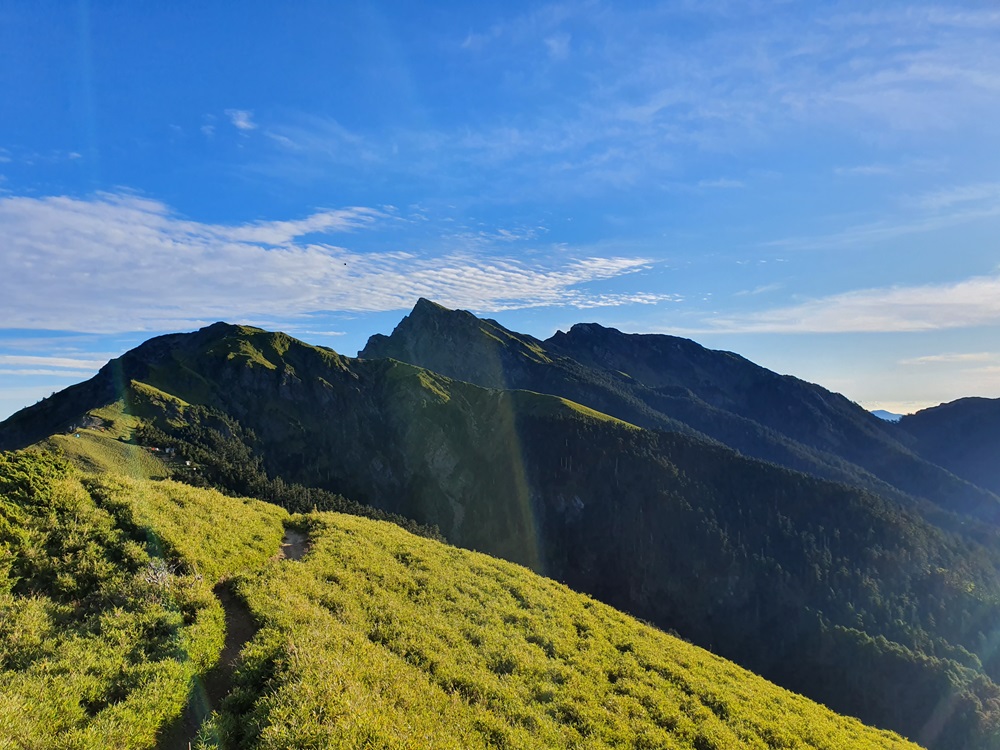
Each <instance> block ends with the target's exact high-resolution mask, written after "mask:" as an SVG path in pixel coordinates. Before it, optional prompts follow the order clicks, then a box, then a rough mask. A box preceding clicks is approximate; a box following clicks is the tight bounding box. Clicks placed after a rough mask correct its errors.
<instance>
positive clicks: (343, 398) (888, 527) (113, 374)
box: [0, 306, 1000, 750]
mask: <svg viewBox="0 0 1000 750" xmlns="http://www.w3.org/2000/svg"><path fill="white" fill-rule="evenodd" d="M425 307H426V306H425ZM441 309H442V310H443V309H444V308H441ZM425 313H429V314H431V315H432V316H437V315H440V314H441V312H440V310H438V309H436V308H431V307H427V308H426V309H423V310H421V311H420V314H421V315H423V314H425ZM418 317H419V316H418ZM477 321H478V319H476V318H475V317H474V316H471V314H467V316H465V315H463V316H461V317H460V318H459V319H458V323H459V324H460V326H458V330H459V331H460V332H461V331H463V330H466V331H467V330H469V329H470V328H476V329H480V328H482V327H485V328H486V329H487V330H488V331H490V332H491V336H492V338H491V337H490V336H483V339H484V342H481V343H483V344H484V346H485V347H487V348H486V349H485V351H489V348H490V347H492V348H497V347H498V346H501V345H502V347H503V348H504V349H507V348H508V345H509V346H510V348H511V349H513V350H518V351H516V352H515V355H516V356H515V361H516V362H518V363H519V364H523V363H524V362H525V361H529V362H534V364H533V365H531V364H529V365H525V372H527V373H528V374H529V375H530V373H531V368H532V367H535V366H540V367H552V366H553V364H555V365H559V363H560V361H561V359H560V358H561V357H563V355H562V354H556V356H552V354H551V353H550V352H548V351H547V350H545V348H544V346H542V343H541V342H538V340H537V339H532V338H530V337H519V336H517V335H516V334H510V336H508V335H507V334H505V333H504V332H503V331H500V330H498V329H495V328H492V327H493V326H495V325H498V324H495V322H490V321H486V322H485V323H478V322H477ZM439 330H443V329H439ZM511 337H513V338H516V339H517V340H516V341H514V340H513V339H512V338H511ZM438 338H439V339H440V338H441V336H440V335H438ZM448 343H449V342H448V341H441V344H442V347H444V348H446V347H447V344H448ZM537 348H541V349H542V351H540V352H539V351H538V350H537ZM523 350H527V352H525V351H523ZM449 356H451V354H450V353H449ZM463 356H471V354H469V353H468V352H467V351H466V352H464V353H463ZM497 356H500V357H502V356H503V352H498V353H497ZM545 359H547V360H549V361H548V362H546V361H545ZM574 362H575V361H574ZM572 368H579V369H577V370H574V369H572ZM484 371H486V370H484ZM574 371H577V372H580V373H583V374H584V375H586V374H587V371H586V370H585V369H584V368H583V365H580V364H579V363H575V364H571V365H566V366H565V367H564V369H563V370H561V371H557V372H556V376H558V377H556V378H555V379H556V380H557V381H559V378H562V377H563V375H564V373H565V372H574ZM497 372H502V371H500V370H494V371H493V373H494V376H495V375H496V373H497ZM601 378H603V380H601ZM601 378H597V377H594V378H592V379H591V380H589V381H588V384H587V385H588V387H595V388H596V387H597V385H598V384H600V383H601V382H606V381H608V380H609V379H611V375H609V374H607V373H605V374H604V375H602V376H601ZM159 394H162V395H159ZM613 395H614V394H612V396H613ZM96 396H102V397H107V398H112V399H118V400H120V401H121V402H122V404H123V408H124V409H125V410H126V411H129V412H131V414H133V415H134V416H133V417H132V418H135V419H138V420H140V421H142V422H144V423H147V424H149V425H150V428H151V429H152V428H155V430H159V431H160V432H159V433H155V432H152V431H150V432H149V433H148V434H149V435H162V436H163V437H162V438H160V437H157V438H156V439H157V440H160V439H162V440H170V441H172V442H171V443H170V445H171V446H175V447H176V448H177V450H178V455H180V456H181V457H184V458H188V459H189V460H192V459H194V460H199V459H197V456H205V455H209V454H212V453H214V454H215V455H217V456H218V457H219V460H220V462H221V464H220V465H221V466H222V468H223V469H226V466H227V465H228V466H229V467H230V468H235V469H239V468H240V467H241V466H242V464H240V463H239V462H248V465H250V464H253V465H255V466H257V467H258V468H257V469H254V471H263V472H266V474H267V476H268V477H269V480H268V481H273V482H277V481H279V480H281V481H284V482H291V483H299V484H301V485H304V486H307V487H317V488H321V489H323V490H324V491H329V492H335V493H341V494H343V495H345V496H347V497H349V498H352V499H353V500H356V501H359V502H362V503H368V504H370V505H373V506H375V507H377V508H380V509H381V510H383V511H385V512H389V513H395V514H400V515H402V516H406V517H408V518H410V519H414V520H415V521H416V522H418V523H421V524H438V525H439V526H440V528H441V529H442V530H443V531H444V533H445V535H446V536H447V537H448V538H449V539H450V540H451V541H452V542H454V543H457V544H460V545H462V546H467V547H470V548H473V549H479V550H482V551H487V552H490V553H491V554H494V555H497V556H500V557H504V558H506V559H509V560H513V561H516V562H520V563H524V564H527V565H529V566H530V567H532V568H533V569H535V570H538V571H540V572H543V573H546V574H548V575H551V576H553V577H555V578H557V579H560V580H563V581H565V582H566V583H568V584H569V585H571V586H572V587H574V588H575V589H577V590H581V591H586V592H589V593H591V594H592V595H595V596H597V597H598V598H601V599H603V600H605V601H608V602H609V603H611V604H614V605H616V606H618V607H619V608H622V609H624V610H626V611H629V612H631V613H633V614H636V615H638V616H641V617H644V618H645V619H648V620H650V621H652V622H655V623H657V624H659V625H660V626H661V627H664V628H673V629H675V630H677V631H678V632H680V633H681V634H682V635H684V636H685V637H687V638H690V639H692V640H693V641H695V642H697V643H700V644H702V645H706V646H711V647H712V648H713V649H715V650H717V651H718V652H719V653H721V654H723V655H727V656H731V657H733V658H735V659H736V660H737V661H738V662H740V663H742V664H744V665H745V666H748V667H751V668H753V669H754V670H755V671H758V672H760V673H762V674H764V675H765V676H770V677H771V678H772V679H775V680H776V681H777V682H779V683H780V684H783V685H785V686H788V687H792V688H794V689H797V690H802V691H805V692H807V693H809V694H811V695H812V696H813V697H814V698H817V699H819V700H822V701H824V702H825V703H827V704H828V705H831V706H834V707H838V708H840V709H842V710H844V711H846V712H848V713H851V714H853V715H856V716H859V717H861V718H863V719H865V720H867V721H870V722H872V723H875V724H878V725H881V726H886V727H890V728H894V729H898V730H899V731H902V732H904V733H905V734H907V735H908V736H911V737H913V738H915V739H920V740H921V741H925V742H929V743H930V744H931V745H932V746H933V747H934V748H935V750H938V749H940V750H944V749H945V748H948V749H949V750H950V749H951V748H959V747H971V746H976V747H983V748H985V747H989V745H988V744H983V743H984V742H985V740H984V739H983V738H984V737H988V736H990V732H992V731H994V730H993V729H991V727H995V725H996V724H995V723H996V722H998V721H1000V710H998V711H997V712H994V711H993V710H992V708H984V709H982V710H983V712H984V713H982V716H980V715H979V714H977V713H976V709H975V708H974V707H975V706H977V705H978V706H980V707H983V706H986V707H989V706H993V705H994V703H996V704H997V705H998V706H1000V693H998V689H997V687H996V685H995V684H994V683H993V682H992V680H991V678H990V675H993V676H1000V661H997V660H996V654H995V653H994V652H993V651H992V650H991V649H990V648H989V643H990V641H989V639H988V637H987V636H986V635H985V634H984V633H983V632H981V630H980V628H983V627H985V626H984V625H982V624H981V623H982V621H983V620H984V619H986V618H988V617H990V616H992V615H991V613H993V612H995V602H996V601H997V600H998V599H1000V590H998V585H997V581H996V572H997V569H998V563H1000V560H998V559H997V557H996V555H995V554H994V553H992V552H990V549H991V547H989V546H988V545H987V544H984V541H985V542H991V543H995V539H996V530H995V529H993V530H991V529H990V528H987V527H983V528H981V529H979V531H977V532H976V533H971V532H968V533H966V532H963V535H962V536H958V535H956V534H954V533H952V532H949V531H942V530H941V529H939V528H935V527H934V526H932V525H930V524H929V523H928V522H927V521H926V519H924V518H922V517H921V516H919V515H918V514H916V512H915V506H912V504H910V505H907V504H906V503H905V502H904V503H902V504H901V501H900V500H897V499H895V498H893V497H891V496H889V497H885V496H883V497H879V496H876V495H873V494H872V493H871V492H870V491H867V490H861V489H857V488H851V487H847V486H845V485H841V484H836V483H831V482H829V481H827V480H823V479H819V478H815V477H810V476H807V475H805V474H802V473H798V472H795V471H792V470H790V469H787V468H782V467H779V466H776V465H773V464H768V463H764V462H760V461H758V460H755V459H752V458H750V457H747V456H740V455H738V454H736V453H734V452H733V451H732V450H731V449H729V448H727V447H725V446H723V445H722V444H721V443H719V442H718V441H713V440H705V439H702V438H700V437H698V436H697V435H693V434H691V432H692V431H690V430H689V431H655V430H648V429H643V428H641V427H639V426H637V425H635V424H634V423H631V422H629V421H627V420H626V421H622V420H621V419H620V418H618V419H615V418H614V415H609V414H607V413H606V412H602V411H601V410H595V407H594V406H593V405H588V404H585V403H581V402H579V401H574V400H572V399H568V398H567V397H565V396H555V395H551V394H545V393H540V392H536V391H531V390H516V389H515V390H511V389H501V388H484V387H480V386H477V385H474V384H472V383H469V382H466V381H462V380H455V379H453V378H450V377H448V376H447V375H445V374H441V373H440V372H436V371H433V370H430V369H427V368H423V367H419V366H417V365H414V364H407V363H405V362H402V361H399V360H394V359H387V358H378V359H366V358H358V359H352V358H348V357H343V356H341V355H338V354H336V353H335V352H332V351H331V350H328V349H321V348H318V347H314V346H311V345H308V344H305V343H304V342H299V341H297V340H295V339H293V338H292V337H289V336H287V335H285V334H277V333H268V332H266V331H262V330H261V329H256V328H248V327H240V326H228V325H225V324H221V325H220V324H216V325H214V326H209V327H206V328H205V329H201V330H200V331H198V332H195V333H192V334H177V335H169V336H166V337H157V338H156V339H153V340H151V341H150V342H147V344H144V345H142V346H140V347H137V348H136V349H135V350H133V351H132V352H129V353H127V354H126V355H123V357H120V358H118V359H117V360H115V361H113V362H112V363H109V365H108V366H107V368H105V369H102V372H101V373H99V375H98V376H97V377H96V378H95V382H92V383H90V384H89V385H88V384H81V388H77V389H76V390H73V389H68V390H67V391H65V392H63V394H62V395H60V394H56V396H54V397H52V399H49V402H50V403H49V404H47V405H46V406H45V407H44V408H42V409H40V410H34V411H33V412H31V414H30V415H28V416H30V417H31V418H32V419H34V418H39V419H41V418H42V417H52V418H55V417H59V416H62V415H64V414H70V413H71V412H73V409H74V408H75V409H77V410H80V411H82V412H85V411H87V408H90V409H93V408H94V407H96V406H99V405H100V404H97V403H89V404H88V403H84V402H83V400H82V399H83V397H88V398H90V397H96ZM69 402H74V403H73V404H70V403H69ZM626 403H627V401H626ZM71 407H72V408H71ZM85 407H87V408H85ZM46 409H47V410H48V411H46ZM28 416H25V415H21V416H20V417H19V418H18V419H17V420H14V426H15V427H17V428H18V429H19V430H21V431H22V432H23V429H22V428H23V427H24V426H25V425H24V424H22V422H23V421H24V420H28V421H29V422H30V421H31V420H29V419H28ZM78 417H79V415H73V418H78ZM9 427H10V425H9V424H8V423H3V424H0V440H4V441H8V442H9V439H10V436H11V434H12V433H9V432H8V428H9ZM36 431H44V430H42V427H41V426H40V425H36ZM15 432H16V430H15ZM84 432H87V431H86V430H84ZM88 434H89V433H88ZM71 442H72V441H71ZM165 444H166V443H156V442H154V443H150V445H152V446H154V447H156V446H158V445H165ZM199 451H200V452H199ZM226 462H229V463H228V464H227V463H226ZM255 462H256V463H255ZM206 469H207V467H206ZM241 470H242V469H241ZM227 476H230V477H232V476H240V473H239V471H236V472H235V473H233V472H230V473H229V474H226V472H225V471H223V472H221V473H219V474H218V475H217V477H218V478H219V481H222V482H223V485H224V486H225V482H226V481H229V480H227V479H226V477H227ZM268 486H276V485H268ZM228 489H230V491H232V490H234V489H238V488H234V487H233V486H229V487H228ZM904 500H905V498H904ZM971 525H972V524H970V527H971ZM976 534H980V535H981V536H977V535H976ZM879 639H882V640H879ZM859 671H860V673H861V674H863V679H862V681H861V683H860V684H858V680H859V676H858V674H859ZM817 673H820V674H823V675H824V680H823V681H821V682H817V681H816V680H815V679H814V675H815V674H817ZM901 675H905V677H901ZM945 685H953V686H954V685H957V686H959V687H957V688H955V689H954V690H953V692H954V696H953V697H952V699H951V700H953V701H956V703H955V705H960V706H962V707H963V708H962V711H959V712H956V713H955V714H954V715H952V716H951V717H950V718H949V719H948V720H947V721H946V731H945V732H944V734H943V735H942V736H943V738H944V739H940V738H938V739H935V738H933V737H931V736H930V735H929V734H926V732H925V729H924V728H923V726H922V724H921V723H920V722H918V721H917V717H921V716H926V715H929V714H930V713H932V712H933V710H934V706H935V705H936V703H937V702H938V701H940V700H942V699H943V697H942V696H943V693H942V692H941V691H942V690H944V686H945ZM887 695H893V696H894V698H893V700H891V701H889V700H887V699H886V698H885V696H887ZM977 717H978V718H977ZM973 742H974V743H976V744H974V745H973V744H970V743H973ZM963 743H964V744H963Z"/></svg>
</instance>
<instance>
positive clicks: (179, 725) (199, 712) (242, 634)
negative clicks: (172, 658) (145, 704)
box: [156, 529, 309, 750]
mask: <svg viewBox="0 0 1000 750" xmlns="http://www.w3.org/2000/svg"><path fill="white" fill-rule="evenodd" d="M308 551H309V538H308V536H306V534H304V533H302V532H301V531H296V530H295V529H285V536H284V538H283V539H282V540H281V548H280V550H279V551H278V554H277V555H276V557H277V558H278V559H279V560H301V559H302V557H303V556H304V555H305V554H306V552H308ZM213 593H214V594H215V596H216V598H218V600H219V603H220V604H222V609H223V611H224V612H225V615H226V640H225V644H224V645H223V647H222V654H221V655H220V656H219V662H218V663H217V664H216V665H215V666H214V667H212V669H210V670H209V671H208V672H207V673H206V674H205V675H204V676H203V677H202V678H201V679H200V680H198V681H197V682H196V684H195V685H194V687H193V688H192V689H191V695H190V696H189V698H188V704H187V706H186V707H185V709H184V712H183V713H182V714H181V715H180V716H178V717H177V718H176V719H175V720H174V721H173V722H171V723H170V724H168V725H167V726H166V727H164V729H163V731H162V734H161V735H160V739H159V741H158V742H157V744H156V747H157V750H189V748H192V747H194V741H195V738H196V737H197V736H198V730H199V729H200V728H201V724H202V722H203V721H204V720H205V719H206V718H208V715H209V714H210V713H212V711H213V710H215V709H217V708H218V707H219V706H220V705H222V701H223V700H225V698H226V696H227V695H229V692H230V690H232V688H233V675H234V674H235V673H236V669H237V668H238V667H239V665H240V652H241V651H242V650H243V647H244V646H245V645H246V644H247V643H248V642H249V641H250V640H251V639H252V638H253V637H254V636H255V635H256V634H257V631H258V630H259V629H260V628H259V627H258V625H257V623H256V621H255V620H254V618H253V615H252V614H250V610H249V609H248V608H247V605H246V604H244V603H243V600H242V599H240V598H239V596H237V595H236V592H235V591H234V590H233V588H232V586H231V584H230V583H229V582H228V581H226V582H223V583H220V584H218V585H217V586H216V587H215V588H214V589H213Z"/></svg>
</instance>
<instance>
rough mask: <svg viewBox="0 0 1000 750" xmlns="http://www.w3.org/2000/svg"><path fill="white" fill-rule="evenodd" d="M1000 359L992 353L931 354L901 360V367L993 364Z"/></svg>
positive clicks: (999, 356) (999, 355) (998, 355)
mask: <svg viewBox="0 0 1000 750" xmlns="http://www.w3.org/2000/svg"><path fill="white" fill-rule="evenodd" d="M998 359H1000V354H994V353H992V352H967V353H961V354H929V355H927V356H925V357H913V358H911V359H904V360H900V363H899V364H901V365H906V366H911V365H951V364H965V363H979V362H993V361H995V360H998Z"/></svg>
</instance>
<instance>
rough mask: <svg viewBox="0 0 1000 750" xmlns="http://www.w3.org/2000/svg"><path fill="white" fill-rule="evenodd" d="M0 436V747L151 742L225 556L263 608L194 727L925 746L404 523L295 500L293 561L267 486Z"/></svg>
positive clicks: (437, 740) (286, 733) (366, 739)
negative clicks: (218, 703) (122, 470)
mask: <svg viewBox="0 0 1000 750" xmlns="http://www.w3.org/2000/svg"><path fill="white" fill-rule="evenodd" d="M0 459H2V463H3V466H2V473H0V476H2V477H3V481H2V484H0V497H2V503H3V505H2V511H3V512H2V514H0V520H2V525H0V539H2V543H3V553H4V554H3V556H2V557H0V560H2V561H4V563H5V566H6V567H0V571H4V572H5V573H6V575H5V576H4V577H3V578H0V583H2V584H3V585H4V587H5V588H0V591H3V592H4V593H3V594H2V595H0V608H2V613H0V615H2V616H0V685H2V689H0V747H12V748H13V747H31V748H49V747H51V748H76V747H80V748H84V747H106V746H114V747H134V748H142V747H151V746H152V745H153V743H154V735H155V733H156V731H157V729H158V728H159V727H160V726H162V725H163V724H165V723H166V722H167V721H169V720H170V718H171V717H172V716H174V715H176V714H177V713H178V712H179V710H180V708H181V704H182V702H183V700H184V695H185V693H186V691H187V689H188V686H189V685H190V683H191V680H192V679H193V677H194V675H195V674H196V673H200V672H203V671H204V670H205V669H206V668H207V666H209V665H210V664H211V662H212V661H213V660H214V659H215V658H217V654H218V650H219V646H220V640H221V633H220V632H219V628H220V614H221V613H220V611H219V606H218V604H217V602H215V600H214V599H213V598H212V597H211V595H210V593H209V590H208V589H209V588H210V585H211V583H212V582H214V581H216V580H219V579H222V578H226V577H230V576H234V575H235V576H236V579H235V580H236V582H237V585H238V590H239V591H240V592H241V594H242V595H243V596H244V597H245V598H246V599H247V601H248V602H249V604H250V606H251V609H252V610H253V612H254V614H255V616H256V617H257V618H258V619H259V621H260V622H261V623H262V624H263V626H264V627H263V628H262V630H261V631H260V632H259V633H258V635H257V636H256V638H255V639H254V640H253V641H252V642H251V643H250V644H249V646H248V647H247V649H246V652H245V662H244V665H243V667H242V669H241V672H240V674H239V676H238V680H239V689H238V690H237V691H236V692H235V693H234V694H233V695H232V696H231V698H230V700H229V701H228V702H227V703H226V704H225V705H224V708H223V710H222V712H221V713H220V714H219V715H217V716H216V717H215V719H214V721H213V726H212V727H208V728H206V730H205V731H204V732H203V735H204V736H203V741H202V743H201V744H202V745H203V746H223V747H260V748H285V747H428V746H434V747H456V748H457V747H463V748H464V747H621V746H630V747H666V748H670V747H676V748H697V750H704V749H705V748H713V747H716V748H732V747H756V748H765V747H789V748H791V747H817V748H866V747H871V748H876V747H877V748H896V747H898V748H904V747H914V746H913V745H910V744H909V743H906V742H904V741H903V740H901V739H899V738H898V737H896V736H895V735H890V734H887V733H882V732H877V731H875V730H872V729H869V728H866V727H864V726H863V725H861V724H860V723H858V722H856V721H854V720H852V719H845V718H843V717H839V716H836V715H835V714H833V713H831V712H830V711H828V710H826V709H824V708H822V707H821V706H818V705H817V704H814V703H811V702H810V701H808V700H806V699H804V698H801V697H799V696H796V695H793V694H791V693H788V692H786V691H784V690H781V689H779V688H777V687H775V686H773V685H771V684H769V683H767V682H765V681H764V680H762V679H760V678H758V677H755V676H754V675H751V674H750V673H747V672H745V671H744V670H742V669H740V668H738V667H736V666H735V665H733V664H731V663H729V662H726V661H724V660H722V659H720V658H718V657H715V656H712V655H711V654H709V653H707V652H705V651H702V650H701V649H698V648H696V647H694V646H691V645H689V644H686V643H684V642H682V641H679V640H677V639H675V638H672V637H670V636H668V635H666V634H664V633H661V632H659V631H656V630H654V629H652V628H650V627H648V626H645V625H643V624H641V623H639V622H638V621H636V620H633V619H631V618H629V617H627V616H625V615H622V614H620V613H618V612H616V611H614V610H612V609H611V608H609V607H606V606H604V605H602V604H598V603H597V602H594V601H593V600H591V599H588V598H587V597H583V596H580V595H578V594H575V593H573V592H571V591H569V590H568V589H566V588H565V587H563V586H561V585H558V584H556V583H554V582H552V581H549V580H547V579H544V578H540V577H538V576H536V575H534V574H532V573H530V572H529V571H527V570H526V569H524V568H521V567H518V566H515V565H512V564H509V563H504V562H501V561H498V560H495V559H493V558H490V557H487V556H484V555H480V554H476V553H472V552H466V551H462V550H458V549H455V548H452V547H448V546H446V545H442V544H440V543H437V542H432V541H429V540H425V539H421V538H419V537H415V536H412V535H410V534H408V533H406V532H405V531H403V530H401V529H399V528H398V527H396V526H394V525H392V524H387V523H382V522H376V521H369V520H366V519H359V518H355V517H351V516H342V515H338V514H329V513H326V514H323V513H321V514H313V515H310V516H308V517H305V518H302V517H300V518H299V519H297V520H295V521H292V522H294V523H298V524H303V525H306V526H307V527H308V528H309V531H310V536H311V539H312V543H313V547H312V550H311V551H310V553H309V554H308V555H307V557H306V558H305V559H304V560H303V561H302V562H290V561H284V562H279V561H277V560H275V559H274V558H273V554H274V552H275V551H276V549H277V545H278V542H279V539H280V536H281V533H282V528H283V526H284V525H285V524H286V523H288V522H289V521H290V520H291V519H289V517H288V516H287V514H285V512H284V511H282V510H280V509H278V508H275V507H274V506H269V505H267V504H265V503H260V502H258V501H253V500H242V499H237V498H229V497H225V496H223V495H220V494H218V493H216V492H212V491H208V490H199V489H195V488H191V487H188V486H185V485H180V484H176V483H173V482H152V481H148V480H136V479H128V478H123V477H113V476H100V477H97V476H87V475H81V474H79V473H77V472H76V471H74V470H72V469H70V468H68V467H67V466H66V465H65V464H64V463H63V462H61V461H58V460H54V459H52V458H51V457H49V456H46V455H44V454H35V455H27V454H23V453H22V454H2V455H0ZM53 520H54V521H56V523H55V524H52V523H50V522H51V521H53ZM43 527H44V528H49V530H50V531H49V532H45V531H44V530H43ZM46 533H50V535H51V534H57V533H58V534H61V535H63V537H66V538H63V537H61V538H60V539H58V540H54V539H52V538H50V537H46V536H45V534H46ZM69 537H72V538H71V539H70V538H69ZM59 544H61V545H62V546H61V547H59V550H58V551H61V554H59V555H58V559H56V560H55V561H53V560H51V559H50V558H49V557H47V556H46V555H43V554H42V551H43V550H46V551H48V552H49V553H51V552H54V551H57V550H56V549H55V547H53V546H52V545H57V546H58V545H59ZM161 556H162V557H161ZM158 561H160V562H158ZM11 566H13V567H11ZM195 571H197V573H196V572H195ZM115 597H117V598H115Z"/></svg>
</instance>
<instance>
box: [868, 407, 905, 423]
mask: <svg viewBox="0 0 1000 750" xmlns="http://www.w3.org/2000/svg"><path fill="white" fill-rule="evenodd" d="M872 414H873V415H875V416H876V417H878V418H879V419H882V420H885V421H886V422H898V421H899V420H900V419H902V418H903V415H902V414H896V413H895V412H891V411H886V410H885V409H874V410H872Z"/></svg>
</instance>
